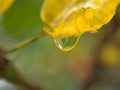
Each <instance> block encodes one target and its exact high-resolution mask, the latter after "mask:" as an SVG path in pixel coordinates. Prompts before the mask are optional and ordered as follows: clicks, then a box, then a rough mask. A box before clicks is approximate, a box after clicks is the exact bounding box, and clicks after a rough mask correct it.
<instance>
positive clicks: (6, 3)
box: [0, 0, 13, 15]
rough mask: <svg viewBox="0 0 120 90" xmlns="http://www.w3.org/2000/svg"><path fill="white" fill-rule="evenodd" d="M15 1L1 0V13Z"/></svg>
mask: <svg viewBox="0 0 120 90" xmlns="http://www.w3.org/2000/svg"><path fill="white" fill-rule="evenodd" d="M12 3H13V0H0V15H1V14H2V13H4V12H5V11H6V10H7V9H8V8H9V7H10V6H11V4H12Z"/></svg>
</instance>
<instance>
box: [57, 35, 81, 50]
mask: <svg viewBox="0 0 120 90" xmlns="http://www.w3.org/2000/svg"><path fill="white" fill-rule="evenodd" d="M78 40H79V36H71V37H67V38H56V39H55V43H56V45H57V47H58V48H59V49H61V50H62V51H70V50H72V49H73V48H74V47H75V46H76V44H77V43H78Z"/></svg>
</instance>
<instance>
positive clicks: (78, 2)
mask: <svg viewBox="0 0 120 90" xmlns="http://www.w3.org/2000/svg"><path fill="white" fill-rule="evenodd" d="M119 3H120V0H45V2H44V5H43V8H42V11H41V16H42V19H43V21H44V22H45V23H46V24H47V26H46V27H45V28H44V30H45V31H46V32H47V33H48V34H50V35H52V36H53V37H54V38H55V41H57V46H58V47H59V48H61V46H65V45H64V44H65V43H66V42H65V43H64V42H63V41H69V39H68V38H69V37H71V36H74V37H79V36H81V35H82V34H83V33H85V32H87V31H89V32H96V31H97V30H98V29H99V28H100V27H101V26H103V25H104V24H106V23H108V22H109V21H110V20H111V19H112V17H113V16H114V14H115V11H116V7H117V6H118V4H119ZM58 38H59V39H58ZM64 38H67V39H66V40H62V39H64ZM77 41H78V39H76V42H77ZM75 44H76V43H74V45H73V46H75ZM68 47H71V46H68ZM68 50H69V49H68V48H67V49H66V50H65V51H68Z"/></svg>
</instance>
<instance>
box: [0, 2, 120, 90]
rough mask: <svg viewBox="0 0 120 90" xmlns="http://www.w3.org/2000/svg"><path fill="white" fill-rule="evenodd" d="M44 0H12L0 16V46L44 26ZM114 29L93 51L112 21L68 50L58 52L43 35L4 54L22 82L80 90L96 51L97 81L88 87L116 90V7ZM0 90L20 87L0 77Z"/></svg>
mask: <svg viewBox="0 0 120 90" xmlns="http://www.w3.org/2000/svg"><path fill="white" fill-rule="evenodd" d="M43 1H44V0H15V2H14V3H13V5H12V6H11V7H10V9H9V10H8V11H7V12H6V13H4V15H2V16H0V47H1V48H6V49H8V48H11V47H13V46H14V45H15V44H17V43H18V42H20V41H22V40H24V39H26V38H29V37H31V36H34V35H36V34H37V33H39V32H40V31H41V29H42V27H43V26H44V23H43V22H42V20H41V18H40V8H41V6H42V3H43ZM115 17H117V20H118V21H117V22H118V28H117V31H116V33H115V34H114V35H112V37H111V39H110V40H109V41H107V42H106V43H105V44H104V45H103V46H102V48H101V49H102V50H101V51H100V53H98V52H97V51H96V49H97V48H99V47H100V46H99V45H100V42H101V41H102V40H103V38H104V37H105V36H107V35H108V34H109V31H110V30H109V29H111V27H112V25H113V24H114V23H109V24H108V25H105V26H103V27H102V28H101V29H100V30H99V31H98V32H97V33H92V34H91V33H89V32H87V33H85V34H84V35H82V37H81V38H80V40H79V44H78V45H77V46H76V47H75V49H73V50H72V51H69V52H63V51H60V50H59V49H58V48H57V47H56V46H55V44H54V41H53V38H52V37H51V36H46V37H44V38H42V39H40V40H37V41H36V42H34V43H31V44H29V45H27V46H26V47H24V48H22V49H20V50H18V51H17V52H15V53H12V54H10V55H8V56H7V58H8V59H9V60H11V61H12V62H13V63H14V66H15V67H16V69H17V70H18V72H19V73H20V75H22V76H23V78H25V80H26V81H28V82H29V83H31V84H32V85H35V86H40V87H42V88H44V89H45V90H82V87H83V84H84V82H85V81H86V79H87V78H89V75H91V72H92V70H91V69H92V66H91V65H92V63H93V62H94V60H93V58H94V57H95V56H96V54H97V53H98V54H100V56H101V58H102V60H101V61H98V62H99V63H100V64H101V65H102V68H101V69H100V71H98V72H97V73H98V75H100V77H101V80H99V81H98V82H96V83H95V84H93V85H92V86H91V87H90V90H120V70H119V69H120V60H119V59H120V7H118V9H117V13H116V15H115ZM0 90H21V88H20V87H18V86H16V85H14V84H11V83H10V82H7V81H6V80H4V79H1V80H0Z"/></svg>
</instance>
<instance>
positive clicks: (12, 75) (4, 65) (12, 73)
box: [0, 50, 43, 90]
mask: <svg viewBox="0 0 120 90" xmlns="http://www.w3.org/2000/svg"><path fill="white" fill-rule="evenodd" d="M0 77H1V78H4V79H6V80H7V81H8V82H11V83H14V84H15V85H18V86H19V87H23V88H26V89H28V90H43V89H42V88H41V87H39V86H34V85H32V84H31V83H29V82H27V81H26V80H25V79H24V78H23V76H22V75H21V74H20V73H19V72H18V71H17V69H16V67H15V66H13V63H12V62H10V61H9V60H7V59H6V58H5V52H4V51H2V50H0Z"/></svg>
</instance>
